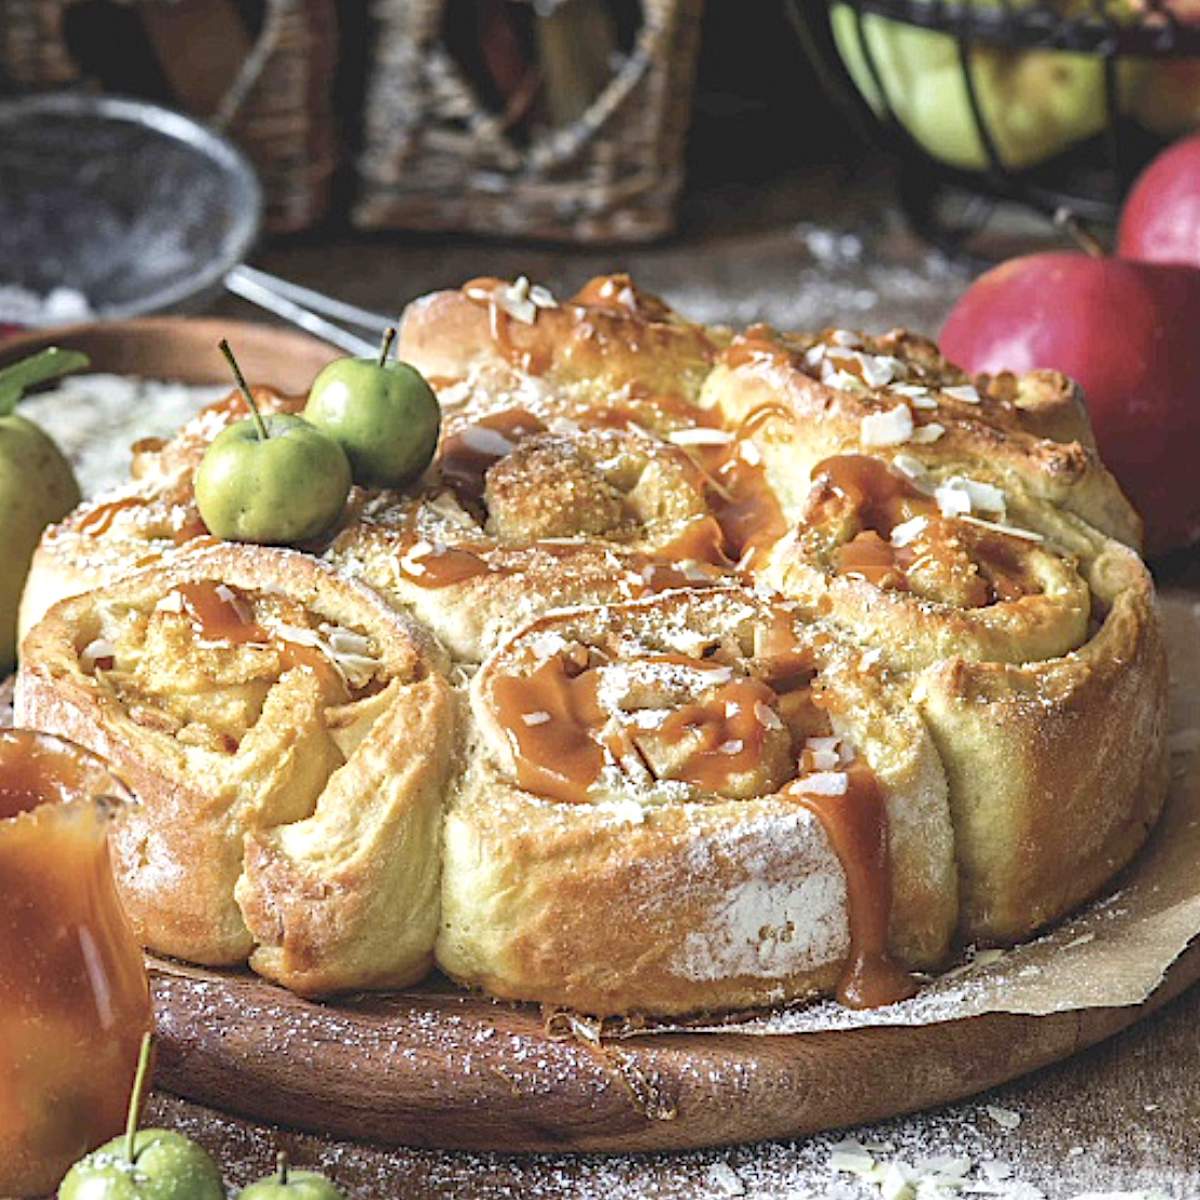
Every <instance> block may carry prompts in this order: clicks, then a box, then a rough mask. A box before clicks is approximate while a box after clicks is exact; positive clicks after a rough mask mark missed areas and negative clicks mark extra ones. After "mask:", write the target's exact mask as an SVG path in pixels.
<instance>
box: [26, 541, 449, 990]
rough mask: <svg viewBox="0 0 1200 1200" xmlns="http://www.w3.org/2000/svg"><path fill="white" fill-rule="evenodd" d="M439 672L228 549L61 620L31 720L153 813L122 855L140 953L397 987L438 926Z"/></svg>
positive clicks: (104, 595)
mask: <svg viewBox="0 0 1200 1200" xmlns="http://www.w3.org/2000/svg"><path fill="white" fill-rule="evenodd" d="M444 665H445V661H444V657H443V655H442V653H441V651H440V650H439V649H438V648H437V647H436V645H435V644H434V643H433V642H432V640H431V639H430V638H428V636H427V635H425V634H424V632H423V631H422V630H420V629H419V628H418V627H416V626H415V625H414V624H413V623H412V622H411V621H410V620H409V619H408V618H407V617H405V616H403V615H401V614H399V613H397V612H395V611H394V610H393V609H391V608H390V607H389V606H388V605H387V604H386V603H385V602H384V601H383V600H382V599H381V598H380V597H378V596H377V595H376V594H374V593H372V592H370V591H368V590H367V589H365V588H363V587H361V586H359V585H356V584H354V583H351V582H349V581H347V580H345V579H343V578H341V577H339V576H337V575H336V574H334V573H333V572H332V571H330V570H328V569H327V568H324V567H322V566H321V565H320V564H318V563H317V562H316V561H315V560H313V559H312V558H310V557H307V556H305V555H301V554H297V553H294V552H291V551H284V550H266V549H262V548H258V547H254V548H251V547H233V546H225V547H219V548H216V549H210V550H207V551H203V552H199V553H197V554H194V555H192V556H190V557H188V558H187V559H186V560H179V561H178V562H176V563H175V564H173V565H172V566H170V567H166V568H162V569H159V570H153V571H147V572H143V573H141V574H136V575H134V576H132V577H130V578H129V579H128V580H126V581H124V582H121V583H117V584H114V585H111V586H110V587H108V588H106V589H104V590H103V591H101V592H99V593H94V594H92V595H88V596H81V597H76V598H74V599H70V600H67V601H64V602H62V603H60V604H58V605H57V606H56V607H55V608H54V609H53V610H52V612H51V614H50V616H49V617H48V618H47V619H46V620H44V621H43V622H41V623H40V624H39V625H38V626H37V627H36V628H35V629H34V630H33V632H32V633H31V634H30V636H29V639H28V640H27V643H26V650H25V654H24V657H23V660H22V666H21V671H20V675H19V678H18V687H17V693H18V694H17V701H16V706H17V715H18V719H19V720H20V721H21V722H22V723H25V724H28V725H31V726H34V727H37V728H44V729H57V730H58V731H60V732H61V733H63V734H65V735H67V736H69V737H71V738H73V739H74V740H75V741H77V742H79V743H80V744H81V745H84V746H87V747H89V748H90V749H93V750H95V751H96V752H98V753H100V754H102V755H104V757H105V758H107V759H108V760H109V761H110V762H111V763H112V765H113V767H114V769H115V770H116V771H117V773H118V774H120V775H121V776H122V777H123V778H124V779H126V780H128V782H129V784H130V785H131V786H132V788H133V789H134V791H135V792H136V793H137V795H138V796H139V797H140V799H141V803H140V805H138V806H136V807H134V808H131V809H130V810H128V813H127V815H126V816H125V817H124V818H123V820H122V823H121V824H120V825H119V826H118V828H117V831H116V833H115V836H114V839H113V850H114V864H115V868H116V873H117V878H118V883H119V885H120V887H121V891H122V895H123V897H124V900H125V902H126V905H127V908H128V910H129V913H130V916H131V917H132V919H133V921H134V924H135V926H136V928H137V930H138V932H139V934H140V935H141V937H142V939H143V941H144V942H145V944H146V945H148V946H150V947H151V948H153V949H155V950H157V951H159V952H161V953H165V954H171V955H174V956H176V957H179V958H185V959H189V960H191V961H194V962H201V963H209V964H232V963H240V962H246V961H247V960H248V961H249V962H250V965H251V966H253V967H254V969H255V970H257V971H259V972H261V973H262V974H264V975H267V976H269V977H270V978H273V979H277V980H278V981H279V982H281V983H284V984H286V985H287V986H288V987H290V988H292V989H294V990H296V991H300V992H329V991H338V990H343V989H345V988H356V987H398V986H402V985H403V984H406V983H411V982H413V981H414V980H416V979H419V978H420V977H421V976H422V975H424V974H425V972H426V971H427V970H428V968H429V965H430V961H431V954H432V948H433V940H434V934H435V930H436V927H437V922H438V903H439V900H438V886H439V883H438V881H439V875H440V840H441V804H442V796H443V794H444V792H445V789H446V786H447V783H448V779H449V775H450V769H451V760H452V753H453V748H454V744H455V739H456V736H457V720H456V709H455V702H454V699H453V696H452V693H451V689H450V687H449V685H448V684H447V682H446V680H445V678H444V676H443V674H442V669H443V667H444Z"/></svg>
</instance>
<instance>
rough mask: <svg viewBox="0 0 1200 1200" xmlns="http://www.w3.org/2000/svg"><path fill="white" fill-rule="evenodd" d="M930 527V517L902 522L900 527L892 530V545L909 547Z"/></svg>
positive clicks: (897, 526) (914, 518)
mask: <svg viewBox="0 0 1200 1200" xmlns="http://www.w3.org/2000/svg"><path fill="white" fill-rule="evenodd" d="M928 525H929V518H928V517H913V518H912V519H911V520H909V521H901V522H900V524H899V525H896V526H894V527H893V528H892V538H891V541H892V545H893V546H897V547H900V546H907V545H908V544H909V543H910V542H913V541H915V540H916V539H917V538H919V537H920V536H921V534H922V533H924V532H925V529H926V528H927V526H928Z"/></svg>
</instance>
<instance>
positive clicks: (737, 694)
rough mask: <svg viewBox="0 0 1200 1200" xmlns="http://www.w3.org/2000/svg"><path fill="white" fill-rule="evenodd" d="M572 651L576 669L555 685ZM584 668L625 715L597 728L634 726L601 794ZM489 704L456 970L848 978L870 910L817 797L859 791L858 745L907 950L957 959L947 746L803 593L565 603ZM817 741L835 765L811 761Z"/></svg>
mask: <svg viewBox="0 0 1200 1200" xmlns="http://www.w3.org/2000/svg"><path fill="white" fill-rule="evenodd" d="M562 664H566V666H565V669H566V670H568V671H569V670H570V669H571V667H572V664H573V665H574V666H575V667H577V668H581V669H580V672H579V674H577V675H574V676H572V677H571V683H570V684H568V683H566V682H565V680H564V678H563V677H558V678H557V682H556V683H554V684H552V685H550V686H546V683H547V681H548V680H549V679H551V678H554V676H553V675H547V672H557V671H558V670H559V669H560V665H562ZM531 679H532V680H533V684H532V686H531V685H530V680H531ZM581 687H582V688H586V687H592V688H594V690H595V692H596V695H597V699H598V703H599V706H600V709H601V714H600V719H602V720H603V721H604V722H605V725H606V728H605V729H604V732H603V735H602V734H601V732H600V730H601V726H600V725H599V723H598V722H597V723H596V724H595V726H594V728H593V731H592V733H593V736H594V737H601V736H603V738H604V739H605V740H607V741H608V742H609V744H610V745H612V743H613V740H614V739H616V744H615V745H612V749H611V750H609V751H608V752H607V753H606V755H605V756H604V761H603V765H602V766H601V767H600V773H599V775H598V776H597V779H596V782H595V784H594V785H593V786H592V787H591V788H590V789H589V790H588V791H587V792H586V794H584V793H582V792H579V791H577V790H574V789H573V788H572V786H571V783H572V781H571V778H570V776H571V772H570V769H569V768H566V767H564V766H563V763H564V761H565V760H566V758H567V757H568V756H569V754H570V753H571V747H572V735H574V736H576V737H578V735H579V733H580V729H581V728H582V726H580V725H578V724H576V723H575V722H574V721H573V720H571V719H569V713H570V711H571V705H572V703H578V695H579V689H580V688H581ZM567 688H569V689H570V691H569V692H568V691H567V690H566V689H567ZM563 697H573V698H574V699H573V700H572V699H568V700H567V707H566V709H560V707H559V704H558V702H559V699H560V698H563ZM471 702H472V708H473V711H474V714H475V725H476V729H477V730H478V737H479V744H478V745H477V746H476V747H475V748H474V752H473V755H472V765H471V767H470V768H469V770H468V772H467V775H466V778H465V780H464V782H463V785H462V788H461V789H460V791H459V792H458V794H457V796H456V797H455V799H454V801H453V802H452V803H451V805H450V808H449V811H448V814H447V826H446V846H445V855H446V858H445V883H444V887H443V926H442V931H441V934H440V935H439V940H438V951H437V953H438V962H439V963H440V964H441V966H442V967H443V969H444V970H446V971H447V972H448V973H449V974H451V975H453V976H455V977H456V978H458V979H460V980H462V981H464V982H466V983H469V984H473V985H478V986H482V987H484V988H486V989H487V990H488V991H490V992H492V993H494V994H496V995H501V996H508V997H514V998H525V999H529V998H532V999H536V1000H540V1001H542V1002H543V1003H552V1004H564V1005H569V1006H572V1007H575V1008H580V1009H583V1010H585V1011H588V1012H594V1013H619V1012H626V1011H628V1010H629V1009H630V1008H631V1007H632V1008H637V1009H641V1010H646V1011H651V1012H669V1013H677V1012H687V1011H694V1010H697V1009H705V1008H729V1007H739V1006H745V1005H754V1004H765V1003H770V1002H772V1001H776V1000H782V999H787V998H791V997H795V996H802V995H807V994H811V993H813V992H816V991H819V990H822V989H828V988H829V987H830V986H831V984H832V983H833V982H835V981H836V980H837V979H838V978H839V977H840V976H843V975H844V974H845V972H846V970H847V967H848V964H849V962H850V959H851V930H850V929H849V928H848V925H847V919H848V914H851V913H853V912H854V907H853V906H851V905H849V904H848V903H847V898H846V886H845V883H844V882H843V880H842V873H841V868H840V865H839V861H838V856H837V853H836V851H835V850H834V849H833V847H832V846H831V844H830V839H829V837H828V836H827V834H826V832H825V830H824V828H823V826H822V822H821V821H820V820H818V819H817V817H816V816H814V814H813V812H812V811H810V810H809V809H808V808H806V807H804V805H803V803H802V802H801V800H802V797H803V795H804V794H805V789H806V788H807V787H809V786H811V787H814V788H818V787H820V786H823V785H830V784H832V785H833V786H834V787H835V788H836V787H837V786H838V785H839V784H840V785H841V786H842V787H843V788H845V787H846V785H847V775H846V771H845V767H846V763H847V762H849V761H858V762H859V764H860V766H863V767H865V768H868V769H869V771H870V773H872V774H873V776H874V778H875V779H876V780H878V783H879V786H880V787H881V789H882V792H883V796H884V805H883V813H882V818H881V819H882V828H883V831H884V836H885V838H886V840H887V842H888V846H889V860H890V865H891V886H890V888H889V889H888V892H887V894H886V896H885V897H884V898H883V903H884V906H885V913H886V914H887V915H888V916H889V918H890V924H889V927H888V932H889V937H888V949H889V950H890V952H891V954H892V955H893V956H894V958H895V960H896V961H897V962H899V963H901V964H903V965H905V966H908V967H921V966H935V965H936V964H938V963H939V962H940V961H941V960H942V959H943V958H944V956H945V953H946V949H947V947H948V945H949V943H950V939H951V936H952V933H953V929H954V923H955V919H956V915H957V902H956V887H955V872H954V857H953V835H952V832H951V828H950V822H949V814H948V811H947V807H946V791H945V782H944V779H943V776H942V771H941V767H940V764H939V762H938V759H937V755H936V753H935V752H934V749H933V746H932V744H931V742H930V740H929V737H928V734H927V733H926V731H925V729H924V727H923V725H922V723H921V721H920V719H919V717H918V716H917V714H916V712H915V710H914V709H913V708H912V707H911V705H909V704H908V703H907V702H905V701H904V699H903V697H902V695H901V694H900V693H899V692H897V691H896V690H895V689H894V688H893V687H892V686H891V685H890V683H889V681H888V680H887V679H886V678H885V677H883V676H881V674H880V673H879V672H878V671H874V670H864V669H863V667H862V656H861V655H859V654H854V653H852V652H851V653H847V651H846V649H845V647H844V646H842V645H841V644H840V643H838V642H837V641H836V639H834V638H833V637H832V636H830V634H829V633H828V631H826V630H824V629H822V628H820V627H819V626H815V625H812V624H810V623H808V622H806V621H805V620H804V619H803V617H802V616H801V615H800V614H799V613H798V612H796V611H795V610H793V609H790V608H788V607H784V606H779V605H777V604H772V603H770V602H767V601H764V600H761V599H759V598H758V597H756V596H754V594H753V593H750V592H747V591H744V590H742V589H734V590H728V591H723V592H707V593H704V592H673V593H670V594H668V595H664V596H662V597H658V598H654V599H650V600H645V601H641V602H637V603H631V604H625V605H614V606H610V607H606V608H590V609H586V610H576V611H571V612H564V613H559V614H555V615H552V616H548V617H544V618H542V619H541V620H539V621H536V622H534V623H533V624H532V625H530V626H528V627H527V628H526V629H525V630H524V631H522V632H521V633H520V634H518V635H517V636H516V637H514V638H513V639H511V640H510V641H509V642H507V643H506V644H505V645H503V646H502V647H501V648H500V649H498V650H497V651H496V652H495V653H494V654H493V655H492V656H491V657H490V658H489V659H488V660H487V662H485V663H484V665H483V666H482V667H481V669H480V670H479V672H478V673H477V674H476V676H475V678H474V680H473V682H472V686H471ZM543 705H544V707H542V706H543ZM680 722H683V723H684V728H687V723H688V722H691V723H692V725H693V728H694V731H695V736H694V738H692V739H690V740H689V738H688V737H687V736H686V735H681V734H680V733H679V731H678V730H677V729H676V728H674V725H678V724H679V723H680ZM530 734H533V735H535V736H537V737H539V738H542V739H547V740H548V748H547V754H546V757H545V759H544V760H543V761H541V762H540V763H538V762H535V763H534V770H535V772H536V771H541V772H546V771H550V772H562V774H559V775H557V776H556V779H555V781H552V782H549V783H547V781H546V780H545V778H544V777H539V776H538V775H537V774H536V773H535V775H534V783H533V785H532V786H535V787H536V786H538V784H539V783H540V786H541V787H542V789H543V794H540V795H539V794H537V792H536V791H530V790H527V788H524V787H522V786H521V784H522V781H523V780H524V781H525V782H526V783H527V784H528V783H529V769H530V760H531V758H536V756H537V755H538V753H539V751H540V750H541V749H542V747H540V746H537V745H535V746H532V747H530V746H525V745H524V744H523V739H524V738H525V737H526V736H528V735H530ZM706 735H709V736H707V740H705V737H706ZM831 735H832V736H831ZM752 737H753V738H756V739H757V743H756V744H751V742H750V741H749V739H750V738H752ZM710 742H711V743H712V745H711V746H710V745H709V743H710ZM814 743H815V744H816V745H817V747H818V749H820V750H822V751H823V752H824V753H825V754H826V755H828V756H829V757H830V758H831V760H832V764H831V766H828V767H825V769H823V770H819V769H817V767H816V766H814V765H812V760H813V759H814V757H815V752H814V751H813V750H812V749H809V751H808V757H807V759H806V758H805V752H806V745H807V746H809V747H811V746H813V745H814ZM825 743H829V744H825ZM832 743H837V745H836V747H835V746H833V745H832ZM592 744H593V745H594V744H595V743H592ZM798 761H799V762H800V763H801V764H802V765H801V766H799V767H798V765H797V763H798ZM818 762H819V760H818ZM574 782H575V783H578V780H575V781H574ZM547 786H549V787H551V788H555V789H556V790H557V789H558V788H562V789H563V790H562V791H561V792H559V793H558V794H557V795H555V796H553V797H551V798H547V796H546V795H545V794H544V790H545V788H546V787H547ZM818 794H819V793H817V792H814V793H813V795H814V796H816V795H818ZM572 795H575V796H576V798H575V799H574V800H572V799H571V798H570V797H571V796H572ZM825 799H826V801H827V802H829V803H832V804H837V805H840V804H844V803H847V802H848V801H849V800H850V799H852V797H848V796H846V795H845V794H838V795H835V796H828V797H826V798H825Z"/></svg>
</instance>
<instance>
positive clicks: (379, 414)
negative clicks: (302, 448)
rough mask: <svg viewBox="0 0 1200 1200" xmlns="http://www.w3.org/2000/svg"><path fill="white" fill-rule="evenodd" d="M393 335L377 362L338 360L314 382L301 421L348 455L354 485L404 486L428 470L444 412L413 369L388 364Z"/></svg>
mask: <svg viewBox="0 0 1200 1200" xmlns="http://www.w3.org/2000/svg"><path fill="white" fill-rule="evenodd" d="M394 337H395V330H393V329H389V330H388V331H387V333H386V334H385V335H384V342H383V349H382V351H381V352H380V354H379V356H378V358H340V359H338V360H337V361H336V362H331V363H330V364H329V366H327V367H326V368H325V369H324V370H323V371H322V372H321V373H320V374H319V375H318V376H317V378H316V380H315V381H314V382H313V385H312V390H311V392H310V393H309V397H308V404H307V405H306V406H305V409H304V418H305V420H307V421H310V422H311V423H312V424H313V425H315V426H317V428H318V429H322V430H324V431H325V432H326V433H327V434H329V436H330V437H332V438H334V439H335V440H336V441H337V442H338V443H339V445H341V447H342V449H343V450H344V451H345V452H346V457H347V458H349V460H350V467H351V469H352V471H353V474H354V482H355V483H358V484H361V485H362V486H363V487H390V488H396V487H403V486H404V484H406V483H411V482H412V480H414V479H416V478H417V476H418V475H420V474H421V472H422V471H424V470H425V468H426V467H427V466H428V465H429V462H430V460H431V459H432V458H433V452H434V450H435V449H436V448H437V440H438V431H439V429H440V427H441V420H442V412H441V408H440V407H439V405H438V401H437V397H436V396H435V395H434V394H433V389H432V388H431V387H430V386H429V384H428V383H426V382H425V377H424V376H423V375H422V374H421V373H420V371H418V370H417V369H416V368H415V367H411V366H409V365H408V363H404V362H399V361H398V360H396V359H392V360H390V361H389V360H388V357H387V355H388V350H389V349H390V347H391V341H392V338H394Z"/></svg>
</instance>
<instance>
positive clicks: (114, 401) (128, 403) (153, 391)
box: [17, 374, 230, 496]
mask: <svg viewBox="0 0 1200 1200" xmlns="http://www.w3.org/2000/svg"><path fill="white" fill-rule="evenodd" d="M229 390H230V389H229V387H227V386H226V385H224V384H217V385H213V384H207V385H190V384H184V383H168V382H163V381H161V380H153V379H137V378H133V377H130V376H123V375H105V374H87V375H70V376H67V377H66V378H65V379H63V380H62V381H61V382H60V383H59V384H58V385H57V386H56V387H54V388H51V389H49V390H48V391H43V392H38V393H36V394H35V395H32V396H28V397H26V398H25V399H24V400H22V401H21V403H20V404H19V405H18V406H17V412H18V413H19V414H20V415H21V416H23V417H27V418H28V419H29V420H31V421H33V422H35V423H36V424H38V425H40V426H41V427H42V428H43V429H44V430H45V431H46V432H47V433H48V434H49V435H50V436H51V437H52V438H54V440H55V441H56V442H57V443H58V445H59V447H60V449H61V450H62V452H63V453H64V454H65V455H66V456H67V458H68V459H70V460H71V465H72V466H73V467H74V468H75V474H76V476H77V477H78V479H79V486H80V488H81V489H82V490H83V494H84V495H85V496H94V495H96V494H97V493H98V492H101V491H104V490H105V489H106V488H110V487H115V486H117V485H118V484H121V483H124V482H125V481H126V480H127V479H128V478H129V460H130V455H129V447H130V446H131V445H132V444H133V443H134V442H135V441H137V440H138V439H139V438H144V437H169V436H171V435H172V434H174V433H175V431H176V430H177V429H178V428H179V426H180V425H182V424H183V423H184V422H185V421H186V420H188V419H189V418H190V417H192V416H194V415H195V413H196V411H197V410H198V409H199V408H202V407H203V406H204V405H205V404H208V403H209V402H211V401H213V400H216V399H218V398H219V397H221V396H224V395H226V394H227V393H228V392H229Z"/></svg>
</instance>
